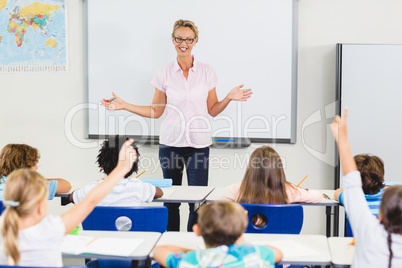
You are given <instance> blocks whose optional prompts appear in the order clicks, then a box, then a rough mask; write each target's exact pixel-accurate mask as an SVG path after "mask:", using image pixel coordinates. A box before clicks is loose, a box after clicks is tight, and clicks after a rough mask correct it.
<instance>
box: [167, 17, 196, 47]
mask: <svg viewBox="0 0 402 268" xmlns="http://www.w3.org/2000/svg"><path fill="white" fill-rule="evenodd" d="M180 27H188V28H190V29H191V30H192V31H193V33H194V38H196V39H197V40H196V41H197V42H198V27H197V26H195V23H194V22H192V21H191V20H177V21H176V22H175V23H174V24H173V32H172V38H174V32H175V31H176V30H177V29H178V28H180Z"/></svg>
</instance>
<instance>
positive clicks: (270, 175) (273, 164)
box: [236, 146, 292, 204]
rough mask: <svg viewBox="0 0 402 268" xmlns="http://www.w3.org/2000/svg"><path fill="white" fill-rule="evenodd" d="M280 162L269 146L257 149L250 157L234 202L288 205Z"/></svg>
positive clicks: (284, 179) (285, 182) (284, 178)
mask: <svg viewBox="0 0 402 268" xmlns="http://www.w3.org/2000/svg"><path fill="white" fill-rule="evenodd" d="M286 185H289V186H292V185H291V184H290V183H288V182H287V181H286V177H285V172H284V171H283V165H282V160H281V158H280V156H279V154H278V153H277V152H276V151H275V150H274V149H273V148H272V147H270V146H262V147H260V148H257V149H256V150H255V151H254V152H253V153H252V154H251V157H250V162H249V163H248V166H247V170H246V173H245V174H244V178H243V181H242V183H241V185H240V189H239V195H238V197H237V199H236V202H239V203H253V204H288V203H289V201H288V199H287V195H286Z"/></svg>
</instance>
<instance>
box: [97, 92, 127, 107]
mask: <svg viewBox="0 0 402 268" xmlns="http://www.w3.org/2000/svg"><path fill="white" fill-rule="evenodd" d="M112 95H113V97H114V98H115V99H114V100H112V101H109V100H108V99H103V100H102V101H101V104H102V105H103V106H105V107H106V110H109V111H116V110H124V109H125V105H126V102H125V101H123V100H122V99H121V98H120V97H118V96H117V95H116V94H114V92H112Z"/></svg>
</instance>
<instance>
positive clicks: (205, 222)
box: [154, 201, 282, 268]
mask: <svg viewBox="0 0 402 268" xmlns="http://www.w3.org/2000/svg"><path fill="white" fill-rule="evenodd" d="M247 225H248V218H247V215H246V211H245V210H244V208H243V207H242V206H241V205H239V204H237V203H234V202H230V201H218V202H213V203H210V204H207V205H204V206H202V207H201V208H200V209H199V211H198V223H197V224H195V225H194V226H193V231H194V233H195V234H196V235H197V236H202V238H203V239H204V242H205V247H206V249H204V250H197V251H191V250H190V249H186V248H181V247H176V246H171V245H165V246H157V247H156V248H155V250H154V259H155V260H157V261H158V262H159V263H160V264H161V265H163V266H165V267H172V268H173V267H189V268H191V267H194V268H195V267H198V268H200V267H220V268H221V267H222V268H223V267H261V268H262V267H273V266H274V265H275V263H277V262H279V261H280V260H281V259H282V252H281V251H280V250H279V249H277V248H273V247H269V246H261V245H252V244H249V243H247V242H245V241H244V239H243V233H244V231H245V230H246V227H247Z"/></svg>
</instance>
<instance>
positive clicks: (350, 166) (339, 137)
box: [331, 109, 357, 175]
mask: <svg viewBox="0 0 402 268" xmlns="http://www.w3.org/2000/svg"><path fill="white" fill-rule="evenodd" d="M347 117H348V110H347V109H345V111H344V116H343V117H342V118H341V117H340V116H338V115H337V116H336V117H335V119H334V122H333V123H332V124H331V130H332V134H333V135H334V138H335V140H336V142H337V144H338V150H339V157H340V159H341V165H342V171H343V175H346V174H348V173H349V172H351V171H355V170H357V166H356V162H355V159H354V158H353V155H352V152H351V150H350V145H349V140H348V135H347V130H346V121H347Z"/></svg>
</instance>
